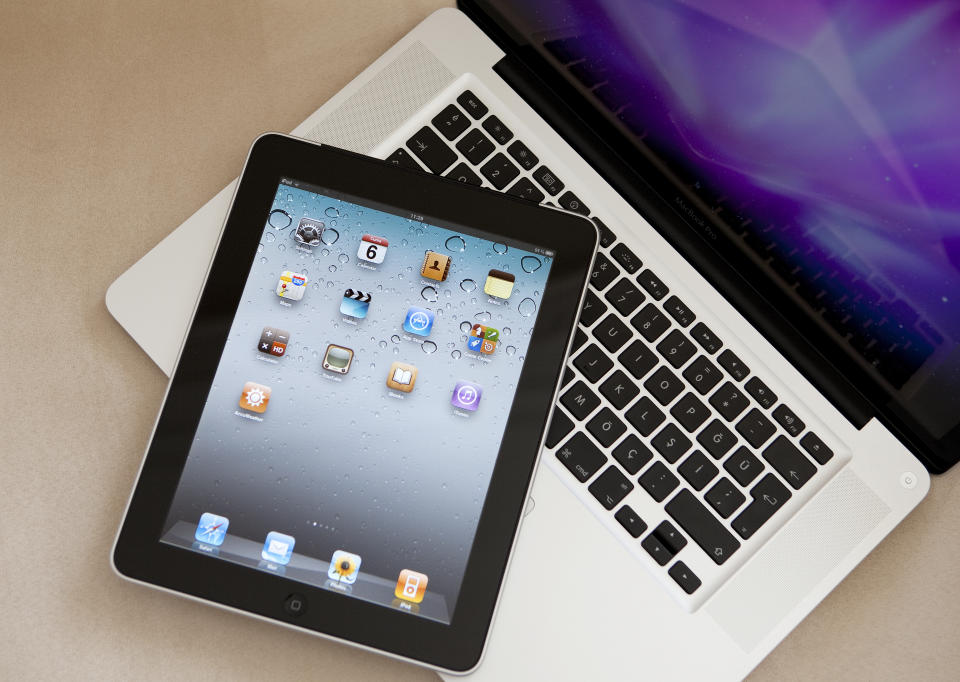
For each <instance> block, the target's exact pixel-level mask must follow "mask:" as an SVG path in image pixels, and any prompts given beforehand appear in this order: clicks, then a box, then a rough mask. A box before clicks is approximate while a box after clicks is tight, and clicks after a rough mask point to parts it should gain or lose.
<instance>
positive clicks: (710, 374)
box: [683, 355, 723, 395]
mask: <svg viewBox="0 0 960 682" xmlns="http://www.w3.org/2000/svg"><path fill="white" fill-rule="evenodd" d="M683 378H684V379H686V380H687V382H688V383H689V384H690V385H691V386H693V388H694V389H696V391H697V393H699V394H700V395H706V394H707V393H709V392H710V391H712V390H713V387H714V386H716V385H717V384H718V383H720V379H722V378H723V377H722V375H721V374H720V370H719V369H717V366H716V365H715V364H713V363H712V362H710V360H708V359H707V358H706V357H705V356H703V355H701V356H700V357H698V358H697V359H696V360H694V361H693V362H691V363H690V365H689V366H688V367H687V368H686V369H685V370H683Z"/></svg>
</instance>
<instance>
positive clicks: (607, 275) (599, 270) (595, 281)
mask: <svg viewBox="0 0 960 682" xmlns="http://www.w3.org/2000/svg"><path fill="white" fill-rule="evenodd" d="M619 274H620V271H619V270H617V266H616V265H614V264H613V263H611V262H610V259H609V258H607V257H606V256H604V255H603V254H602V253H598V254H597V257H596V259H595V260H594V261H593V272H591V273H590V284H591V285H593V286H594V287H596V288H597V290H598V291H603V290H604V289H606V288H607V287H608V286H609V285H610V282H612V281H613V280H615V279H616V278H617V275H619Z"/></svg>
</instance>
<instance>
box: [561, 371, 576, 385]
mask: <svg viewBox="0 0 960 682" xmlns="http://www.w3.org/2000/svg"><path fill="white" fill-rule="evenodd" d="M576 378H577V375H576V374H574V373H573V370H572V369H570V368H569V367H564V368H563V380H562V381H561V382H560V386H561V387H562V386H566V385H567V384H569V383H570V382H571V381H573V380H574V379H576Z"/></svg>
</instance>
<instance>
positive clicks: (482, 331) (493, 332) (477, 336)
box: [467, 324, 500, 355]
mask: <svg viewBox="0 0 960 682" xmlns="http://www.w3.org/2000/svg"><path fill="white" fill-rule="evenodd" d="M499 340H500V330H499V329H494V328H493V327H484V326H483V325H482V324H475V325H473V327H471V328H470V334H469V335H468V336H467V348H468V349H469V350H475V351H477V352H478V353H484V354H485V355H490V354H491V353H493V351H495V350H496V349H497V341H499Z"/></svg>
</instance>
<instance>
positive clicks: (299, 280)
mask: <svg viewBox="0 0 960 682" xmlns="http://www.w3.org/2000/svg"><path fill="white" fill-rule="evenodd" d="M306 290H307V276H306V275H301V274H300V273H299V272H293V271H292V270H284V271H283V274H281V275H280V281H279V282H277V296H279V297H280V298H286V299H290V300H291V301H299V300H300V299H301V298H303V292H305V291H306Z"/></svg>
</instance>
